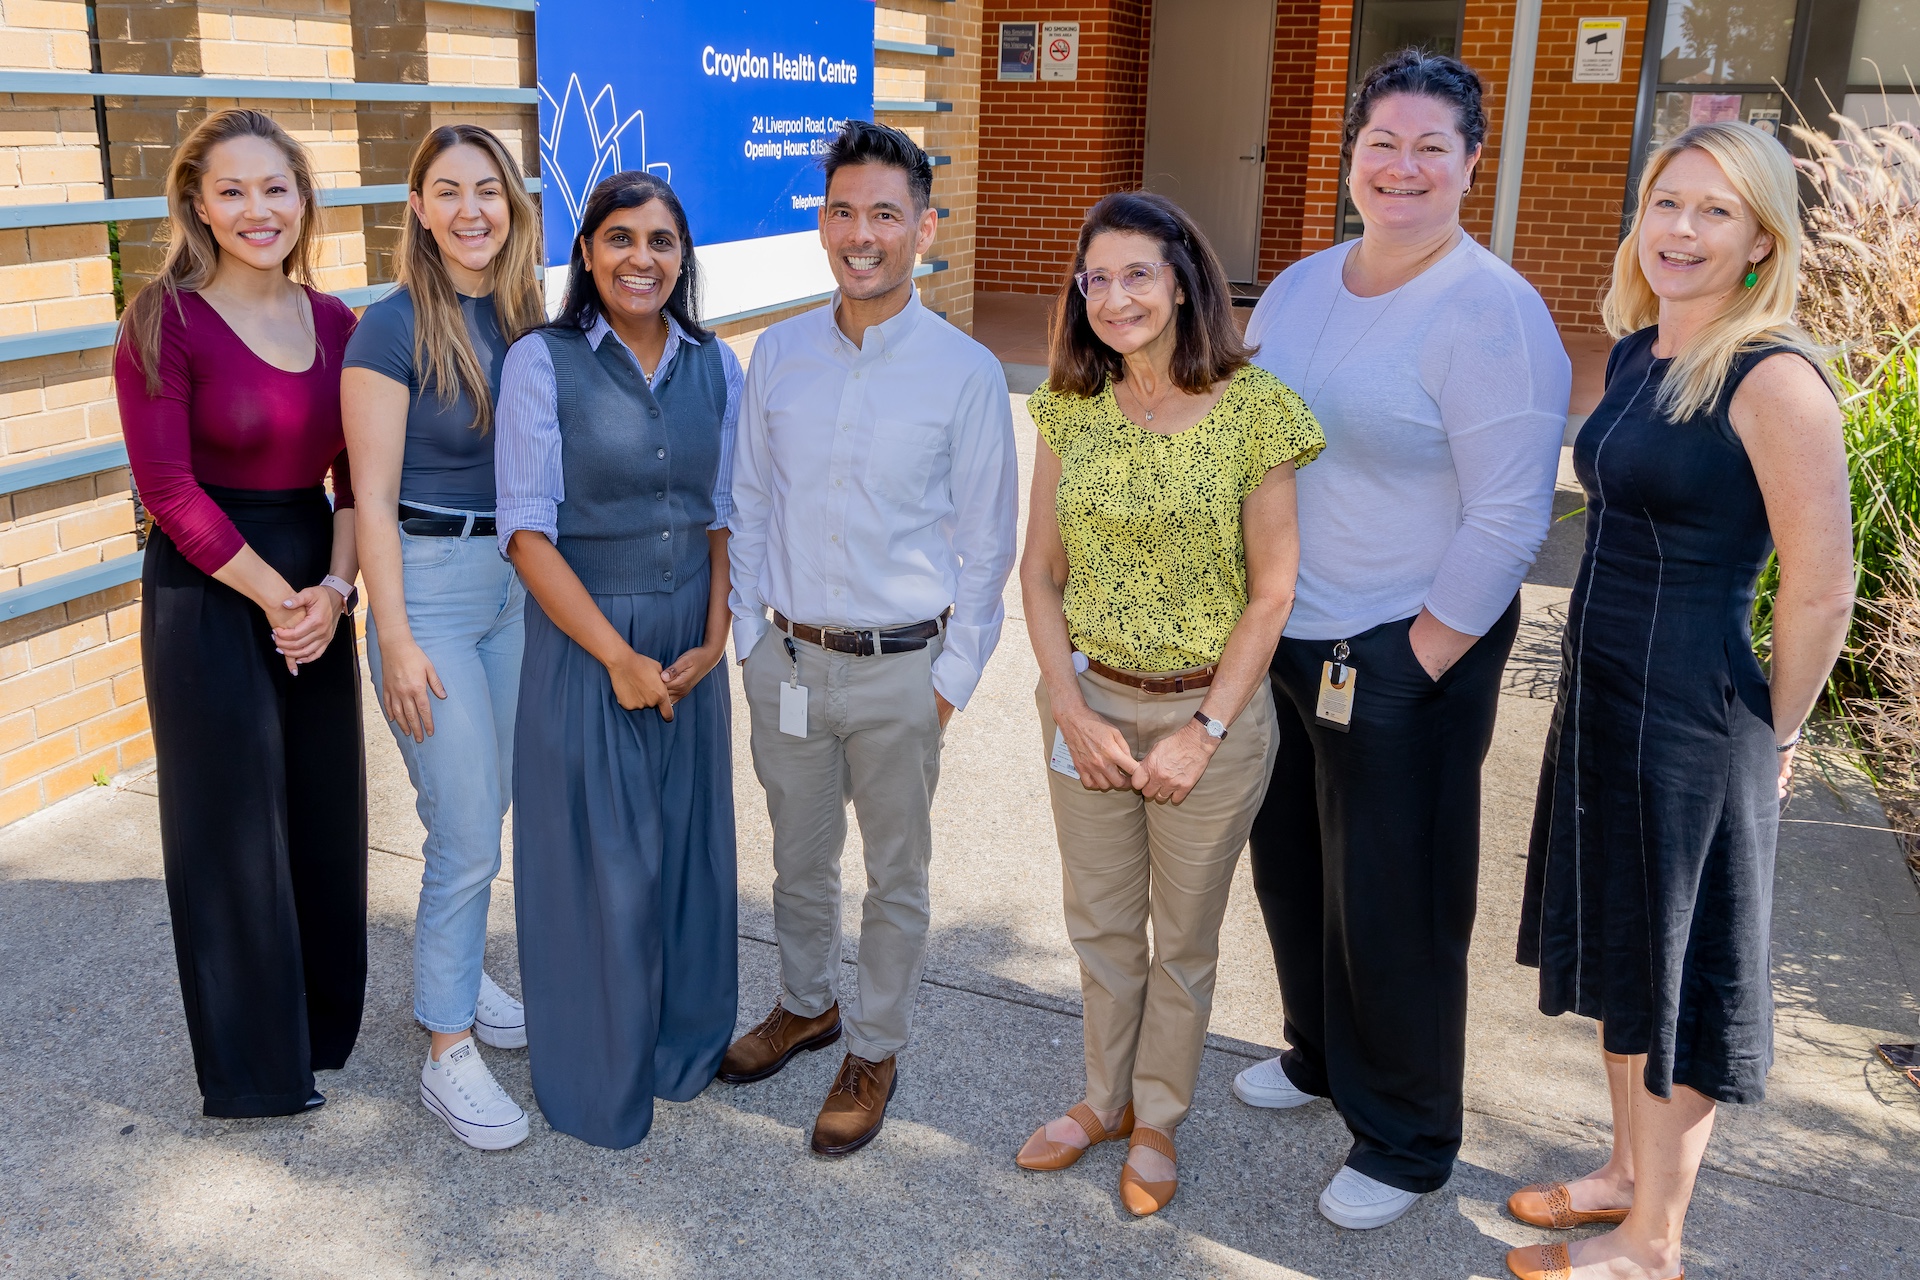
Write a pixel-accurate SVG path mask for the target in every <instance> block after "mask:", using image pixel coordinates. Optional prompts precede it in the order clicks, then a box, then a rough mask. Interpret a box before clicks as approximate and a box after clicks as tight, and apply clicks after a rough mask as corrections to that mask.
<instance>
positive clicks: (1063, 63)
mask: <svg viewBox="0 0 1920 1280" xmlns="http://www.w3.org/2000/svg"><path fill="white" fill-rule="evenodd" d="M1040 78H1041V79H1042V80H1077V79H1079V78H1080V24H1079V23H1077V22H1043V23H1041V24H1040Z"/></svg>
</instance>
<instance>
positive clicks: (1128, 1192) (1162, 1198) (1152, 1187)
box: [1120, 1125, 1180, 1218]
mask: <svg viewBox="0 0 1920 1280" xmlns="http://www.w3.org/2000/svg"><path fill="white" fill-rule="evenodd" d="M1135 1147H1146V1148H1148V1149H1149V1150H1152V1151H1158V1152H1159V1153H1160V1154H1161V1155H1163V1156H1165V1157H1166V1158H1167V1159H1169V1160H1174V1161H1178V1160H1179V1159H1180V1157H1179V1156H1177V1155H1175V1154H1174V1153H1173V1139H1171V1138H1169V1137H1167V1136H1166V1135H1165V1134H1164V1133H1161V1132H1160V1131H1159V1130H1158V1129H1149V1128H1147V1127H1146V1126H1145V1125H1139V1126H1137V1127H1136V1128H1135V1129H1134V1131H1133V1136H1132V1137H1130V1138H1128V1139H1127V1150H1129V1151H1131V1150H1133V1149H1134V1148H1135ZM1179 1189H1180V1179H1178V1178H1169V1179H1167V1180H1166V1181H1165V1182H1148V1181H1147V1180H1146V1179H1145V1178H1143V1177H1141V1176H1140V1175H1139V1174H1137V1173H1135V1172H1134V1171H1133V1166H1132V1165H1130V1164H1123V1165H1121V1166H1120V1203H1121V1204H1122V1205H1125V1206H1126V1210H1127V1212H1128V1213H1130V1214H1132V1215H1133V1216H1134V1217H1136V1218H1144V1217H1146V1216H1147V1215H1148V1214H1150V1213H1158V1212H1160V1210H1162V1209H1164V1208H1166V1207H1167V1206H1168V1205H1169V1204H1172V1203H1173V1193H1174V1192H1176V1191H1178V1190H1179Z"/></svg>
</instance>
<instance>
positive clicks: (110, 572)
mask: <svg viewBox="0 0 1920 1280" xmlns="http://www.w3.org/2000/svg"><path fill="white" fill-rule="evenodd" d="M145 558H146V553H145V552H142V551H136V552H134V553H133V554H132V555H127V556H116V557H114V558H113V559H112V560H103V561H101V562H100V563H99V564H90V565H88V566H87V567H86V568H84V569H75V570H73V571H72V572H71V573H62V574H58V575H56V576H54V577H51V578H47V579H45V580H44V581H41V582H36V583H34V584H32V585H31V586H26V587H15V588H13V589H12V590H11V591H0V619H8V618H24V617H26V616H27V615H28V614H30V613H38V612H40V610H42V609H51V608H52V607H53V606H54V605H57V604H65V603H66V602H67V601H69V600H78V599H79V598H80V597H81V596H90V595H92V594H93V593H94V592H96V591H105V590H107V589H108V588H109V587H118V586H124V585H125V584H126V583H129V582H136V581H138V580H139V578H140V563H141V561H142V560H144V559H145Z"/></svg>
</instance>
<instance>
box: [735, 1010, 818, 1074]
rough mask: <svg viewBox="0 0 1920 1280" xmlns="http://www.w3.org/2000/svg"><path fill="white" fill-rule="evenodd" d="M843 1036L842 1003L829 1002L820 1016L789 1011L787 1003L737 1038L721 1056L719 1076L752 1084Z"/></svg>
mask: <svg viewBox="0 0 1920 1280" xmlns="http://www.w3.org/2000/svg"><path fill="white" fill-rule="evenodd" d="M839 1038H840V1006H839V1005H838V1004H833V1005H829V1006H828V1007H827V1011H826V1012H825V1013H823V1014H821V1015H820V1016H819V1017H817V1018H803V1017H801V1016H800V1015H799V1014H797V1013H789V1012H787V1007H786V1006H785V1005H781V1004H777V1005H775V1006H773V1012H772V1013H770V1014H768V1015H767V1016H766V1017H764V1018H762V1019H761V1020H760V1025H759V1026H757V1027H755V1028H754V1029H753V1030H751V1031H749V1032H747V1034H745V1035H743V1036H741V1037H740V1038H739V1039H738V1040H735V1041H734V1042H733V1044H732V1045H731V1046H730V1047H729V1048H728V1049H727V1056H726V1057H724V1058H722V1059H720V1078H721V1079H722V1080H725V1081H726V1082H727V1083H728V1084H752V1083H753V1082H754V1081H755V1080H765V1079H766V1078H767V1077H768V1076H771V1075H776V1074H778V1073H779V1070H780V1068H782V1067H784V1066H786V1065H787V1063H788V1062H789V1061H791V1060H792V1058H793V1055H794V1054H796V1053H799V1052H801V1051H802V1050H811V1049H824V1048H826V1047H827V1046H828V1045H830V1044H832V1043H833V1042H834V1041H835V1040H838V1039H839Z"/></svg>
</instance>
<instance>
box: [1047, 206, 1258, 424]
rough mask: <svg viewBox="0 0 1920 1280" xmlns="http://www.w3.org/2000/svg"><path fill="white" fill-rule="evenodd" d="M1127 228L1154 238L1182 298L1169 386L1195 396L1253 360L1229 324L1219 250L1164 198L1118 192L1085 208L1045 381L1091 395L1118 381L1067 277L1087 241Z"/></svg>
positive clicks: (1076, 268)
mask: <svg viewBox="0 0 1920 1280" xmlns="http://www.w3.org/2000/svg"><path fill="white" fill-rule="evenodd" d="M1106 231H1113V232H1119V233H1121V234H1125V233H1128V232H1133V233H1135V234H1138V235H1143V236H1146V237H1148V238H1149V239H1152V240H1158V241H1159V242H1160V257H1161V258H1162V260H1164V261H1166V262H1168V263H1171V264H1172V266H1173V280H1174V284H1175V285H1176V286H1177V288H1178V290H1179V292H1181V293H1183V294H1185V295H1186V301H1185V302H1183V303H1178V304H1176V305H1175V307H1174V311H1173V324H1174V347H1173V370H1172V372H1173V384H1174V385H1175V386H1177V387H1179V388H1180V389H1181V390H1182V391H1184V392H1186V393H1187V394H1188V395H1199V394H1201V393H1202V392H1204V391H1206V390H1207V389H1208V388H1210V387H1212V386H1213V384H1214V383H1216V382H1218V381H1220V380H1221V379H1222V378H1228V377H1231V376H1233V374H1235V373H1236V372H1238V371H1239V370H1240V368H1241V366H1243V365H1245V364H1246V363H1247V362H1248V361H1249V360H1251V359H1253V355H1254V352H1255V351H1256V350H1258V348H1256V347H1249V346H1248V345H1247V344H1246V343H1245V342H1244V341H1242V340H1241V337H1240V330H1239V329H1238V328H1237V327H1236V326H1235V325H1234V323H1233V299H1232V296H1231V295H1230V294H1229V292H1228V290H1227V273H1226V270H1225V268H1223V267H1221V265H1220V258H1219V255H1218V254H1216V253H1214V251H1213V246H1212V245H1210V244H1208V243H1207V238H1206V237H1205V236H1203V235H1201V234H1200V228H1199V227H1197V226H1195V225H1194V224H1193V219H1192V218H1189V217H1188V216H1187V214H1186V211H1185V210H1184V209H1182V208H1181V207H1180V206H1179V205H1177V204H1175V203H1174V202H1173V201H1171V200H1169V199H1167V198H1166V197H1165V196H1156V195H1150V194H1148V193H1147V192H1145V191H1120V192H1115V193H1114V194H1113V195H1110V196H1108V197H1106V198H1105V199H1103V200H1101V201H1100V203H1099V204H1096V205H1094V206H1093V208H1091V209H1089V210H1087V220H1086V222H1085V224H1084V225H1082V226H1081V228H1080V243H1079V245H1078V247H1076V248H1075V249H1074V252H1073V269H1072V270H1071V271H1069V272H1068V273H1067V278H1066V279H1065V280H1064V281H1062V282H1061V285H1060V296H1059V298H1058V299H1057V300H1056V301H1055V303H1054V306H1053V317H1052V319H1051V321H1050V322H1049V323H1048V326H1047V345H1048V367H1047V384H1048V385H1049V386H1050V387H1052V388H1053V390H1054V391H1056V392H1059V393H1060V394H1062V395H1076V396H1095V395H1099V394H1100V393H1101V392H1102V391H1104V390H1105V389H1106V385H1107V379H1108V378H1109V377H1111V378H1112V379H1113V380H1114V381H1116V382H1118V381H1122V380H1124V379H1125V377H1126V364H1125V362H1124V361H1123V360H1122V359H1121V356H1120V353H1119V352H1118V351H1115V350H1114V349H1113V348H1112V347H1110V346H1108V345H1107V344H1106V343H1104V342H1102V341H1100V339H1099V338H1098V337H1096V336H1095V335H1094V332H1093V326H1092V325H1091V324H1090V323H1089V322H1088V320H1087V300H1086V299H1085V298H1084V297H1082V296H1081V294H1080V286H1079V285H1078V284H1076V283H1075V282H1074V276H1076V275H1078V274H1079V273H1080V272H1082V271H1085V270H1086V269H1087V246H1088V245H1090V244H1092V243H1093V238H1094V237H1095V236H1097V235H1099V234H1101V233H1102V232H1106Z"/></svg>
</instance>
